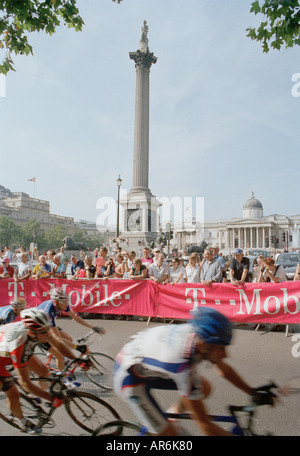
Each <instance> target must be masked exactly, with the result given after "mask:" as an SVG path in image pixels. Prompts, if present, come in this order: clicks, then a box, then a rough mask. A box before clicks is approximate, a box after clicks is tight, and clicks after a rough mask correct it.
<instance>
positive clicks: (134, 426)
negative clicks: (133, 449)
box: [93, 420, 152, 437]
mask: <svg viewBox="0 0 300 456" xmlns="http://www.w3.org/2000/svg"><path fill="white" fill-rule="evenodd" d="M115 432H118V433H119V434H114V433H115ZM93 435H94V436H100V437H102V436H105V435H123V436H129V437H133V436H138V435H152V434H150V432H148V431H147V429H146V428H145V426H142V425H141V424H138V423H134V422H133V421H126V420H114V421H110V422H109V423H105V424H103V425H102V426H99V427H98V428H97V429H96V430H95V432H94V433H93Z"/></svg>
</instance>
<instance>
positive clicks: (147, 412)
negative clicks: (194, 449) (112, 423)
mask: <svg viewBox="0 0 300 456" xmlns="http://www.w3.org/2000/svg"><path fill="white" fill-rule="evenodd" d="M113 388H114V391H115V393H116V394H117V395H118V396H119V398H120V399H122V400H123V401H124V402H126V403H127V404H128V406H129V407H130V408H131V410H132V411H133V413H134V414H135V415H136V417H137V418H138V420H139V422H140V423H142V424H143V425H145V426H146V427H147V429H148V430H149V431H150V432H152V433H156V434H159V433H161V432H162V431H163V430H164V429H165V428H166V426H167V424H168V420H167V418H166V416H165V414H164V412H163V411H162V410H161V408H160V407H159V405H158V403H157V402H156V400H155V399H154V397H153V396H152V395H151V389H153V388H154V389H160V390H176V389H177V387H176V383H175V382H174V381H173V380H172V379H169V378H160V377H155V376H146V375H145V371H144V369H143V367H142V366H141V365H135V366H131V367H130V368H129V369H128V370H127V369H124V368H123V367H122V366H120V365H119V364H118V363H116V362H115V365H114V373H113Z"/></svg>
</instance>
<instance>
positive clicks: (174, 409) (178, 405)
mask: <svg viewBox="0 0 300 456" xmlns="http://www.w3.org/2000/svg"><path fill="white" fill-rule="evenodd" d="M199 380H200V381H201V389H202V400H203V399H206V398H207V397H208V396H209V395H210V393H211V390H212V387H211V384H210V383H209V381H207V380H206V378H204V377H202V376H200V377H199ZM188 411H189V410H186V408H185V406H184V403H183V401H182V400H181V399H180V398H179V400H178V401H177V402H175V403H173V404H172V405H171V406H170V407H169V408H168V412H169V413H184V412H188Z"/></svg>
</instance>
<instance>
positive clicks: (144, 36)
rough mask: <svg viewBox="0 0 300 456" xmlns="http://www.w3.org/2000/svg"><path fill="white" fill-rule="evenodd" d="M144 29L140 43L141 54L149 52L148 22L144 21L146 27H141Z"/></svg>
mask: <svg viewBox="0 0 300 456" xmlns="http://www.w3.org/2000/svg"><path fill="white" fill-rule="evenodd" d="M141 29H142V37H141V39H140V43H139V51H141V52H147V51H148V42H149V40H148V36H147V35H148V30H149V28H148V25H147V22H146V21H144V25H143V26H142V27H141Z"/></svg>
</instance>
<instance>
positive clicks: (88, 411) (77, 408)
mask: <svg viewBox="0 0 300 456" xmlns="http://www.w3.org/2000/svg"><path fill="white" fill-rule="evenodd" d="M64 405H65V407H66V410H67V413H68V415H69V416H70V417H71V418H72V420H73V421H74V422H75V423H76V424H77V425H78V426H80V427H81V428H82V429H84V430H85V431H87V432H90V433H93V432H94V431H95V430H96V429H97V428H98V427H99V426H101V425H103V424H105V423H107V422H108V421H112V420H114V419H120V417H119V415H118V413H117V412H116V411H115V409H114V408H113V407H112V406H111V405H109V404H108V403H107V402H105V401H103V400H102V399H100V398H99V397H97V396H94V395H93V394H90V393H86V392H84V391H69V392H68V397H67V398H66V400H65V402H64ZM115 431H117V430H115ZM113 435H119V434H118V433H114V434H113Z"/></svg>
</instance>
